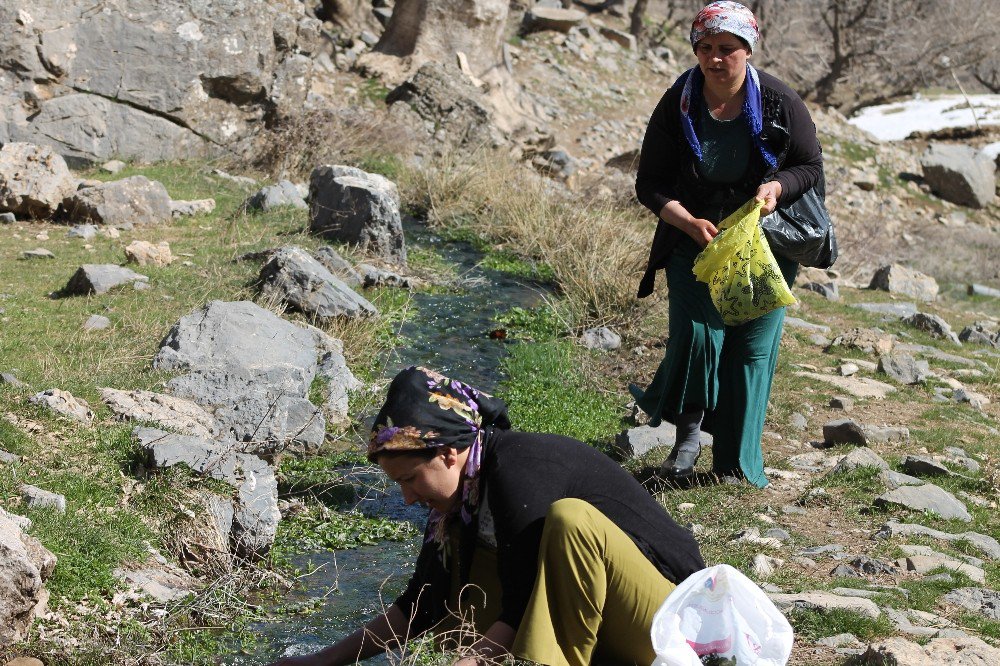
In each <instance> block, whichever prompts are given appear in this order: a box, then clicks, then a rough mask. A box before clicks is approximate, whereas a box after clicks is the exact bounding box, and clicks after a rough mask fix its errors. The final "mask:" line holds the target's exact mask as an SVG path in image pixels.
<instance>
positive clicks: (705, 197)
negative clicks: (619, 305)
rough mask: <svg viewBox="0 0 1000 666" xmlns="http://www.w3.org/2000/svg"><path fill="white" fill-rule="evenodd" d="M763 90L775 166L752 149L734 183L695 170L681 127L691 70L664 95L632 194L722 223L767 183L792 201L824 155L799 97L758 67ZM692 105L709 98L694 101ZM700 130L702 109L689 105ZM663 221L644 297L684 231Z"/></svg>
mask: <svg viewBox="0 0 1000 666" xmlns="http://www.w3.org/2000/svg"><path fill="white" fill-rule="evenodd" d="M758 75H759V79H760V88H761V100H762V106H763V108H762V112H763V129H762V130H761V140H762V141H763V142H764V144H765V145H767V146H768V147H769V148H770V149H771V152H772V153H773V154H774V155H775V156H776V157H777V158H778V168H777V169H775V168H773V167H771V166H770V165H768V164H767V162H765V161H764V158H763V157H762V156H761V155H760V153H759V151H756V150H755V151H754V153H753V156H752V157H751V160H750V164H749V165H748V168H747V170H746V173H745V175H744V177H743V179H742V180H741V181H739V182H737V183H734V184H727V185H718V184H713V183H708V182H706V181H705V180H704V179H702V178H701V177H700V176H699V174H698V170H697V168H696V161H697V157H696V156H695V154H694V152H693V151H692V150H691V147H690V146H689V145H688V142H687V139H686V138H685V136H684V131H683V129H682V127H681V117H680V97H681V92H682V91H683V89H684V83H685V81H686V80H687V73H685V74H684V75H681V76H680V77H679V78H678V79H677V81H675V82H674V84H673V85H672V86H671V87H670V89H669V90H667V92H666V93H664V95H663V97H662V98H660V101H659V103H658V104H657V105H656V108H655V109H654V110H653V114H652V116H651V117H650V119H649V125H648V126H647V127H646V135H645V138H644V139H643V142H642V151H641V152H640V153H639V170H638V173H637V175H636V180H635V192H636V196H637V197H638V199H639V202H640V203H641V204H642V205H643V206H645V207H646V208H648V209H650V210H651V211H652V212H653V214H654V215H657V216H659V214H660V211H661V210H662V209H663V206H664V205H666V204H667V202H669V201H671V200H677V201H679V202H680V203H681V205H683V206H684V207H685V208H686V209H687V210H688V211H689V212H690V213H691V214H692V215H694V216H695V217H701V218H704V219H708V220H711V221H712V222H715V223H718V222H720V221H721V220H723V219H724V218H726V217H727V216H728V215H730V214H731V213H732V212H733V211H735V210H736V209H737V208H739V207H740V206H741V205H743V204H744V203H746V202H747V200H748V199H750V197H752V196H753V195H754V194H755V193H756V191H757V188H758V187H759V186H760V185H761V184H762V183H765V182H769V181H772V180H776V181H778V182H779V183H781V197H779V199H778V204H779V205H781V204H785V203H789V202H792V201H795V200H796V199H798V198H799V197H801V196H802V194H804V193H805V192H806V191H807V190H808V189H809V188H811V187H813V186H814V185H816V184H817V183H819V182H820V181H821V179H822V177H823V154H822V151H821V149H820V145H819V140H818V139H817V137H816V126H815V124H813V121H812V118H811V117H810V115H809V110H808V109H807V108H806V106H805V104H804V103H803V102H802V99H801V98H800V97H799V96H798V95H797V94H796V93H795V91H794V90H792V89H791V88H789V87H788V86H787V85H785V84H784V83H782V82H781V81H780V80H779V79H777V78H775V77H773V76H771V75H770V74H767V73H766V72H761V71H758ZM692 103H693V104H704V101H703V100H700V99H699V100H694V101H693V102H692ZM691 115H692V119H693V121H694V123H695V132H696V133H697V132H698V131H699V116H700V114H698V113H695V112H694V111H692V114H691ZM682 233H683V232H681V231H680V230H679V229H677V228H676V227H673V226H671V225H668V224H667V223H666V222H664V221H663V220H660V221H659V222H658V224H657V229H656V234H655V235H654V237H653V246H652V249H651V251H650V257H649V263H648V265H647V267H646V273H645V275H644V276H643V278H642V282H641V283H640V285H639V294H638V296H639V297H640V298H642V297H644V296H648V295H649V294H650V293H652V291H653V281H654V278H655V273H656V271H657V270H658V269H660V268H664V267H665V266H666V259H667V257H668V256H669V254H670V251H671V250H672V249H673V246H674V245H675V244H676V242H677V239H678V238H680V234H682Z"/></svg>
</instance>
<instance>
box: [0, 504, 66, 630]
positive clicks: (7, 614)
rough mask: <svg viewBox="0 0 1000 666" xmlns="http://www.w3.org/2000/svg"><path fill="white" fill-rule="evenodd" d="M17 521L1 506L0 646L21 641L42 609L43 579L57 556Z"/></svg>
mask: <svg viewBox="0 0 1000 666" xmlns="http://www.w3.org/2000/svg"><path fill="white" fill-rule="evenodd" d="M19 523H20V521H16V520H15V517H14V516H11V515H10V514H8V513H6V512H5V511H4V510H3V509H0V645H10V644H12V643H16V642H18V641H20V640H22V639H23V638H24V637H25V634H26V633H27V630H28V627H30V626H31V622H32V620H33V619H34V618H35V616H36V615H38V614H39V613H41V612H43V611H44V610H45V605H46V603H48V600H49V593H48V591H47V590H46V589H45V581H46V580H48V578H49V576H51V575H52V571H53V570H54V569H55V566H56V557H55V555H53V554H52V553H50V552H49V551H48V550H46V548H45V547H44V546H43V545H42V544H41V543H40V542H39V541H38V540H37V539H35V538H34V537H32V536H28V535H27V534H25V533H24V532H22V531H21V525H20V524H19Z"/></svg>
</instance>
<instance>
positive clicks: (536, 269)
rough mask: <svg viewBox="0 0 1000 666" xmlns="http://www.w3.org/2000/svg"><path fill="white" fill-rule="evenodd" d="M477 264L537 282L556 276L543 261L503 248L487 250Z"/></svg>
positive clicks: (552, 278) (550, 279)
mask: <svg viewBox="0 0 1000 666" xmlns="http://www.w3.org/2000/svg"><path fill="white" fill-rule="evenodd" d="M479 265H480V266H482V267H483V268H487V269H490V270H494V271H500V272H502V273H508V274H510V275H516V276H518V277H523V278H526V279H529V280H537V281H539V282H552V281H554V280H555V277H556V276H555V273H554V272H553V271H552V267H551V266H549V265H548V264H546V263H545V262H542V261H537V260H535V259H528V258H525V257H522V256H520V255H517V254H514V253H513V252H507V251H504V250H493V251H490V252H487V254H486V256H485V257H484V258H483V260H482V261H481V262H480V263H479Z"/></svg>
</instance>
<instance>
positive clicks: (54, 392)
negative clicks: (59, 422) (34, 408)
mask: <svg viewBox="0 0 1000 666" xmlns="http://www.w3.org/2000/svg"><path fill="white" fill-rule="evenodd" d="M28 402H30V403H31V404H33V405H38V406H40V407H43V408H45V409H48V410H49V411H52V412H55V413H57V414H61V415H62V416H66V417H68V418H71V419H73V420H74V421H80V422H82V423H90V422H91V421H92V420H93V419H94V412H92V411H91V409H90V405H88V404H87V401H86V400H83V399H82V398H76V397H74V396H73V394H71V393H69V392H68V391H63V390H61V389H57V388H51V389H48V390H46V391H42V392H41V393H36V394H35V395H33V396H31V397H30V398H28Z"/></svg>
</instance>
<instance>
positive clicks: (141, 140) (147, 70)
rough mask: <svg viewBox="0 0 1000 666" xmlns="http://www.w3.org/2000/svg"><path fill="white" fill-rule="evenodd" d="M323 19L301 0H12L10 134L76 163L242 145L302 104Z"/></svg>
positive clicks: (1, 8) (4, 111)
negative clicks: (99, 1) (99, 0)
mask: <svg viewBox="0 0 1000 666" xmlns="http://www.w3.org/2000/svg"><path fill="white" fill-rule="evenodd" d="M319 28H320V24H319V22H318V21H317V20H316V19H313V18H309V17H307V16H306V14H305V5H303V4H302V3H296V2H271V1H269V0H220V1H218V2H166V3H164V2H158V1H157V0H124V1H123V2H117V3H112V4H110V5H107V6H102V8H101V9H100V11H93V3H91V2H89V0H63V1H59V2H57V1H56V0H10V1H9V2H5V3H3V4H2V5H0V30H2V32H3V34H4V41H5V44H4V48H3V57H2V58H0V67H2V68H3V70H6V71H5V72H3V73H5V74H6V75H7V76H8V77H9V78H11V79H13V81H14V82H15V83H20V84H21V85H18V86H15V92H13V93H11V94H9V95H8V97H7V99H6V100H4V102H5V103H4V104H3V105H0V142H7V141H11V140H20V141H32V140H36V141H37V142H38V143H46V144H48V145H52V146H53V147H54V148H55V149H56V150H58V151H59V153H60V154H62V155H63V156H64V157H66V158H67V159H70V160H72V161H73V162H75V163H77V164H85V163H93V162H103V161H105V160H107V159H110V158H111V157H119V158H129V159H138V160H159V159H170V158H182V157H194V156H197V155H203V154H206V153H212V152H220V151H221V150H222V149H224V148H232V147H234V146H239V145H240V144H241V142H243V141H244V140H245V139H247V137H248V136H250V135H251V134H252V133H253V132H255V131H256V130H257V129H258V128H259V127H260V125H261V124H262V123H263V122H265V121H269V120H271V119H273V118H274V117H276V116H278V117H280V116H281V115H283V114H286V113H288V112H290V111H292V110H296V109H299V108H301V106H302V103H303V102H304V101H305V98H306V93H307V91H308V89H309V85H310V81H311V78H312V71H313V68H312V61H311V59H309V58H308V57H307V56H308V55H309V54H312V53H316V52H318V49H319V47H320V45H321V43H322V40H321V37H320V30H319Z"/></svg>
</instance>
